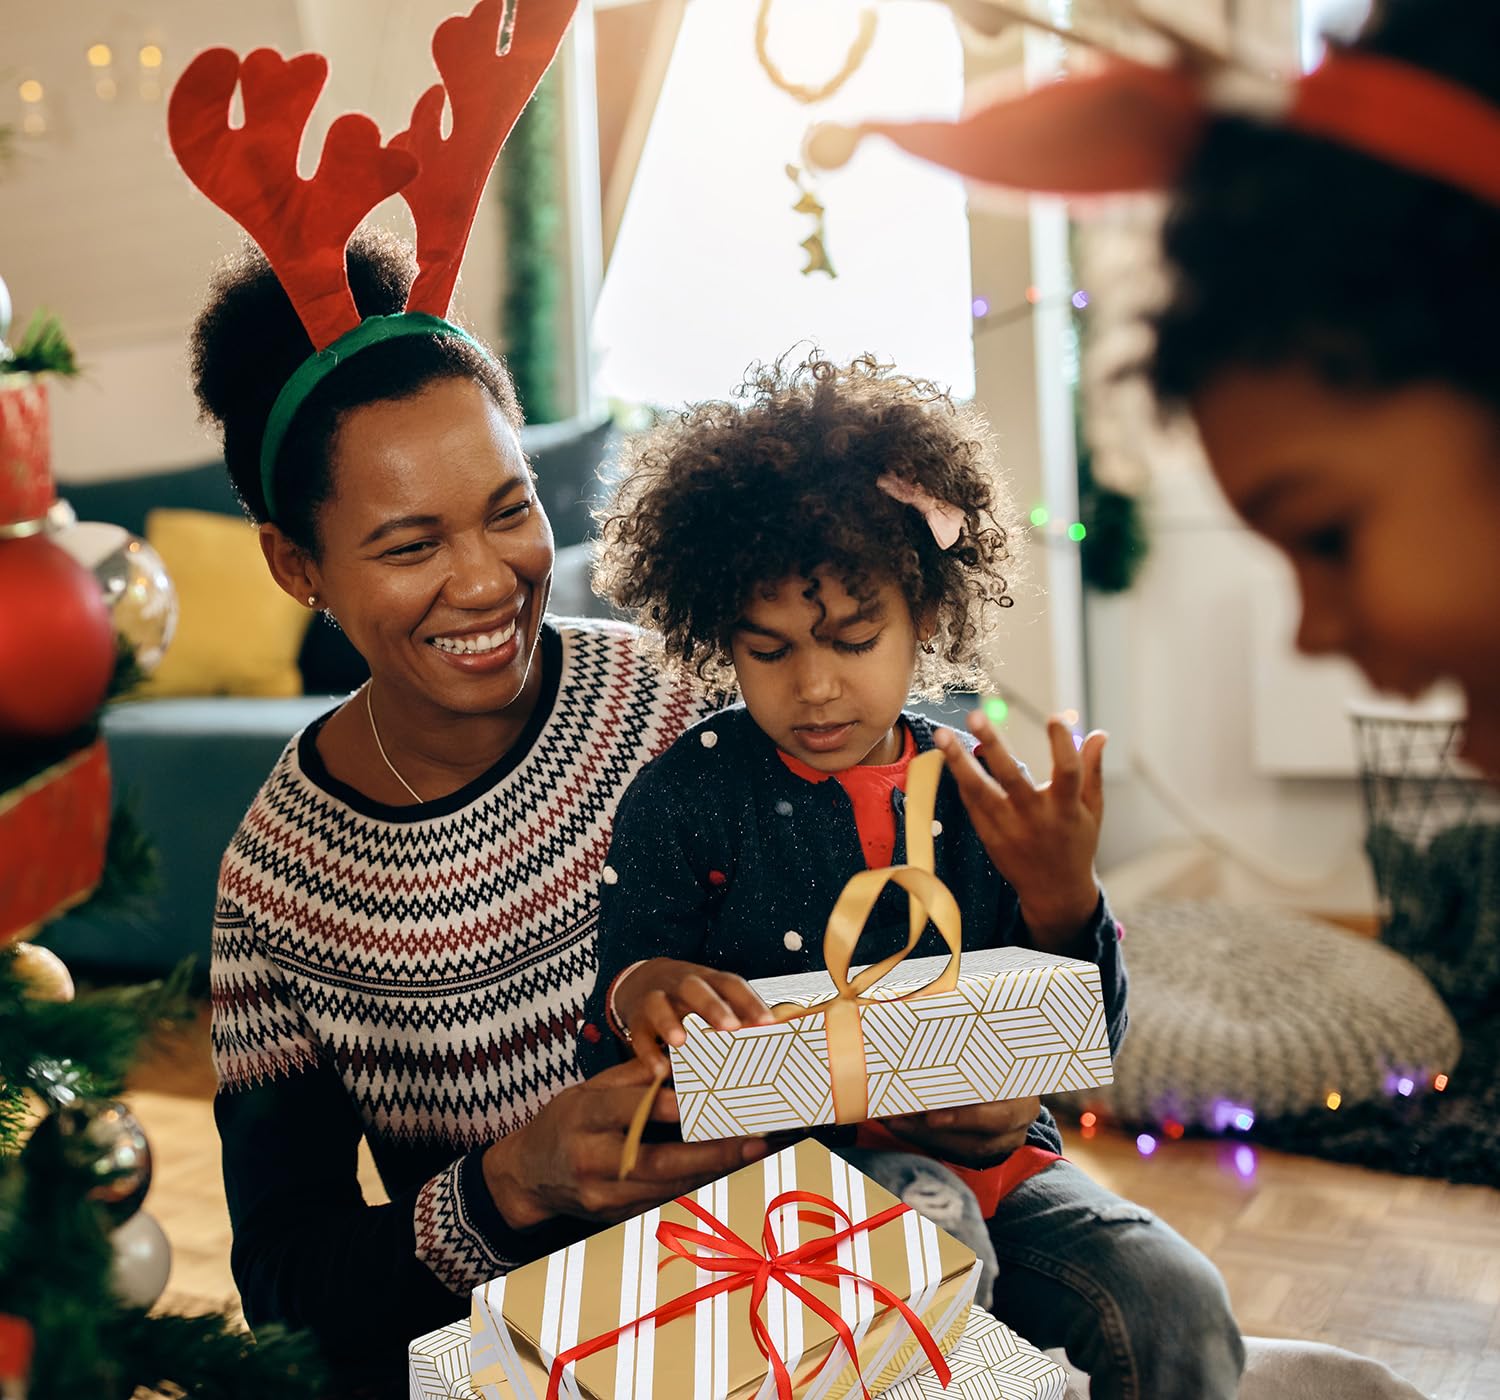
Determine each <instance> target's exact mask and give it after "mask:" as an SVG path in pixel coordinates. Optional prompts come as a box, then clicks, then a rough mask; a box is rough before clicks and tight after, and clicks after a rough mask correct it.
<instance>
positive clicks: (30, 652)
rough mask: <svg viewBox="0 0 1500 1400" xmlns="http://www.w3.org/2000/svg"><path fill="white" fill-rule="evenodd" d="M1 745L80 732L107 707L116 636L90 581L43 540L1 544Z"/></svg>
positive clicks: (85, 572)
mask: <svg viewBox="0 0 1500 1400" xmlns="http://www.w3.org/2000/svg"><path fill="white" fill-rule="evenodd" d="M0 598H3V599H4V600H5V602H4V606H3V607H0V738H7V739H8V738H23V739H26V738H30V739H40V738H52V737H56V736H58V735H62V734H66V733H68V732H69V731H70V730H73V729H77V728H78V727H79V726H80V725H81V724H83V723H84V722H85V721H86V720H87V719H88V718H89V716H90V715H92V714H93V713H94V711H95V710H97V709H98V708H99V706H100V704H101V703H102V702H103V700H104V696H105V692H106V691H107V690H108V689H109V682H110V678H111V676H112V675H113V674H114V669H115V634H114V628H113V626H112V625H111V623H110V620H109V610H108V608H106V607H105V605H104V595H103V594H102V593H100V591H99V585H98V583H97V582H96V580H95V579H94V576H93V575H92V574H91V573H89V571H88V570H87V569H85V568H84V567H83V566H82V565H80V564H77V563H75V562H74V561H73V560H72V559H71V558H70V557H69V556H68V555H67V554H65V553H64V552H63V551H62V550H61V549H59V548H58V547H57V546H56V545H55V544H53V543H52V541H51V540H49V539H47V538H46V536H45V535H31V536H29V537H28V538H26V539H20V540H4V541H0Z"/></svg>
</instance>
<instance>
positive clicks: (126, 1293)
mask: <svg viewBox="0 0 1500 1400" xmlns="http://www.w3.org/2000/svg"><path fill="white" fill-rule="evenodd" d="M109 1242H110V1244H111V1245H113V1246H114V1251H115V1262H114V1267H113V1268H112V1269H111V1270H110V1278H109V1281H110V1286H111V1287H112V1288H113V1289H114V1293H115V1297H117V1298H118V1299H119V1300H120V1301H121V1302H122V1303H124V1304H125V1306H126V1307H128V1308H149V1307H151V1306H152V1305H153V1304H154V1303H155V1302H156V1300H157V1299H158V1298H160V1297H161V1294H162V1290H163V1289H164V1288H165V1287H166V1286H167V1278H168V1276H169V1275H170V1274H171V1272H172V1246H171V1244H169V1243H168V1241H167V1236H166V1233H165V1231H163V1229H162V1228H161V1226H160V1225H158V1224H157V1223H156V1221H155V1220H154V1219H153V1218H152V1217H151V1216H150V1215H148V1214H147V1213H146V1212H145V1211H143V1210H141V1211H137V1212H136V1213H135V1214H134V1215H133V1216H132V1217H131V1218H130V1219H129V1220H128V1221H126V1222H125V1224H123V1225H122V1226H120V1228H119V1229H118V1230H116V1231H115V1232H114V1234H112V1235H111V1236H110V1237H109Z"/></svg>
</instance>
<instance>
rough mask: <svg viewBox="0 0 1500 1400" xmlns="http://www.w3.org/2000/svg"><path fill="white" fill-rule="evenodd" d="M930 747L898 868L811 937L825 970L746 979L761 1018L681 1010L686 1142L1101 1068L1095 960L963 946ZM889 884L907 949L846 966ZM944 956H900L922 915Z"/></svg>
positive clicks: (1049, 1087)
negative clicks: (719, 1018)
mask: <svg viewBox="0 0 1500 1400" xmlns="http://www.w3.org/2000/svg"><path fill="white" fill-rule="evenodd" d="M942 772H943V756H942V754H941V753H939V752H937V751H936V750H932V751H929V752H927V753H922V754H919V755H917V757H916V758H914V759H912V761H911V763H910V765H909V766H908V768H907V774H906V815H905V829H906V864H904V865H893V866H887V867H884V868H880V869H871V870H861V871H858V872H856V873H855V874H854V875H851V876H850V877H849V880H848V882H847V883H846V884H845V886H844V888H843V890H842V891H841V892H840V894H839V897H838V899H837V900H836V901H835V902H834V906H833V910H832V912H831V913H830V914H829V916H828V923H827V926H826V927H825V929H824V931H823V941H822V952H823V958H824V962H825V965H826V969H827V970H826V971H824V972H815V973H807V974H800V975H797V976H792V977H767V978H761V979H758V980H756V981H755V982H754V983H753V984H752V985H753V986H754V987H755V989H756V990H757V991H758V992H759V993H760V995H761V999H762V1000H763V1001H764V1002H765V1003H766V1005H767V1006H769V1007H770V1008H771V1014H772V1017H773V1022H772V1024H770V1025H765V1026H746V1027H743V1028H741V1029H740V1030H736V1031H718V1030H713V1029H711V1028H710V1027H709V1025H708V1024H707V1022H705V1021H704V1020H703V1019H702V1018H701V1017H698V1016H688V1017H687V1018H686V1019H685V1020H684V1023H683V1024H684V1027H685V1029H686V1031H687V1041H686V1043H685V1044H683V1045H679V1046H673V1047H672V1051H671V1059H672V1083H673V1087H674V1088H675V1089H676V1091H677V1105H678V1108H679V1110H680V1111H681V1116H682V1136H683V1138H684V1139H685V1140H686V1141H688V1142H704V1141H708V1140H711V1139H713V1138H725V1137H743V1136H751V1135H755V1134H759V1133H773V1132H779V1131H782V1130H785V1129H789V1128H811V1127H818V1126H820V1125H823V1124H827V1123H861V1122H864V1121H865V1120H866V1119H868V1118H889V1117H892V1116H894V1115H896V1114H900V1113H920V1112H923V1111H926V1110H930V1109H935V1108H957V1107H960V1106H962V1105H964V1104H980V1103H998V1102H1000V1101H1001V1100H1004V1099H1019V1098H1027V1097H1029V1096H1031V1095H1033V1094H1051V1093H1060V1092H1062V1091H1063V1090H1066V1089H1090V1088H1093V1087H1095V1086H1096V1085H1100V1084H1108V1083H1110V1082H1111V1080H1112V1079H1113V1077H1114V1073H1113V1067H1112V1064H1111V1061H1110V1053H1109V1034H1108V1030H1107V1028H1106V1025H1105V1020H1104V996H1103V989H1102V986H1101V983H1100V977H1099V969H1098V967H1097V966H1096V965H1095V964H1093V963H1090V962H1080V961H1078V960H1077V959H1074V958H1059V957H1054V956H1052V955H1051V954H1048V953H1039V952H1036V951H1034V950H1032V949H1029V948H989V949H980V950H977V951H973V952H964V951H963V917H962V912H961V911H960V909H959V907H958V901H957V900H956V899H954V897H953V892H952V891H951V890H950V889H949V888H948V887H947V886H946V885H945V884H944V883H943V882H942V881H941V880H940V879H939V878H938V877H937V874H936V873H935V851H934V843H933V837H934V830H933V828H934V825H935V823H934V822H933V820H932V814H933V810H934V804H935V802H936V798H937V790H938V783H939V780H940V778H941V776H942ZM888 885H896V886H897V887H898V888H900V889H902V890H904V891H905V892H906V895H907V899H908V908H909V917H908V932H907V943H906V947H905V948H904V949H901V950H899V951H897V952H895V953H893V954H892V955H891V956H889V957H887V958H885V959H883V960H882V961H881V962H878V963H876V964H874V965H873V966H870V967H864V968H856V967H854V966H853V963H854V955H855V953H856V951H857V950H858V946H859V938H860V933H861V931H862V930H863V928H864V925H865V920H866V919H867V918H868V917H869V915H870V912H871V911H872V910H873V909H874V907H875V904H876V901H877V900H878V899H879V898H880V896H881V894H882V892H883V891H884V890H885V888H886V887H887V886H888ZM929 923H930V924H931V925H932V927H933V928H935V929H936V930H937V932H938V934H939V935H940V936H941V937H942V939H943V941H944V942H945V943H946V944H947V945H948V949H949V955H948V957H946V958H942V957H938V958H908V957H907V953H909V952H910V951H911V950H912V949H913V948H915V947H916V946H917V944H918V943H919V942H920V941H921V939H922V936H923V934H924V932H925V931H926V929H927V927H928V924H929Z"/></svg>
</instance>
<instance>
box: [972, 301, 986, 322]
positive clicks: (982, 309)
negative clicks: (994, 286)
mask: <svg viewBox="0 0 1500 1400" xmlns="http://www.w3.org/2000/svg"><path fill="white" fill-rule="evenodd" d="M989 314H990V299H989V298H988V297H975V298H974V319H975V320H979V319H981V318H983V317H985V316H988V315H989Z"/></svg>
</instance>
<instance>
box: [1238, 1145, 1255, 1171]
mask: <svg viewBox="0 0 1500 1400" xmlns="http://www.w3.org/2000/svg"><path fill="white" fill-rule="evenodd" d="M1234 1169H1235V1171H1237V1172H1238V1173H1239V1174H1240V1175H1241V1176H1242V1177H1244V1178H1245V1179H1246V1180H1248V1179H1249V1178H1250V1177H1252V1176H1254V1175H1255V1149H1254V1148H1253V1147H1248V1146H1246V1145H1245V1144H1244V1143H1243V1142H1242V1143H1241V1144H1240V1145H1239V1146H1238V1147H1236V1148H1235V1149H1234Z"/></svg>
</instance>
